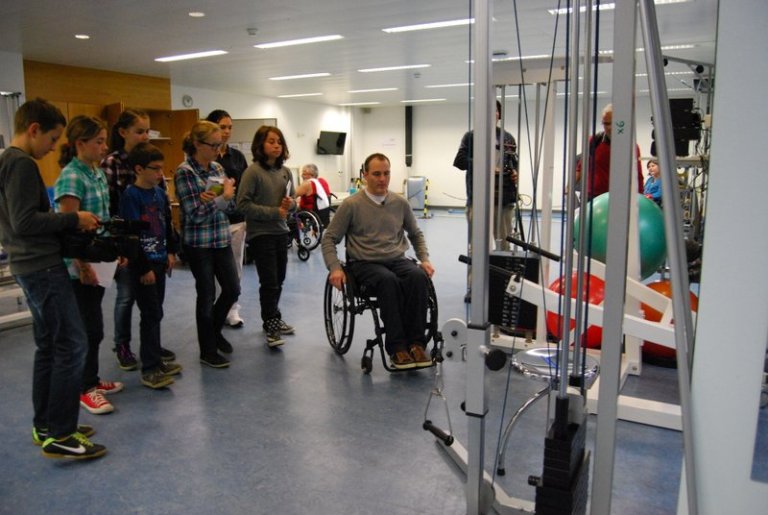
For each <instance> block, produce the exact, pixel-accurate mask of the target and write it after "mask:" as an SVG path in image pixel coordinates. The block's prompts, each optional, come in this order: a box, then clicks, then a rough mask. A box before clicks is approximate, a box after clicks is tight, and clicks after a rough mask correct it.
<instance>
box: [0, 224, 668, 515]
mask: <svg viewBox="0 0 768 515" xmlns="http://www.w3.org/2000/svg"><path fill="white" fill-rule="evenodd" d="M420 224H421V226H422V228H423V230H424V231H425V234H426V235H427V239H428V243H429V245H430V248H431V250H432V261H433V263H434V265H435V267H436V268H437V274H436V275H435V278H434V280H435V285H436V290H437V294H438V299H439V302H440V313H439V319H440V322H441V324H442V323H443V322H444V321H445V320H447V319H449V318H452V317H463V316H464V309H465V308H464V304H463V296H464V288H465V281H466V280H465V269H464V265H462V264H461V263H459V262H458V261H457V259H456V257H457V255H458V254H459V253H462V252H463V251H464V246H465V245H464V242H465V241H466V220H465V218H464V216H463V214H448V213H440V212H438V213H437V214H436V215H435V217H434V218H432V219H429V220H421V221H420ZM325 274H326V272H325V268H324V266H323V263H322V257H321V256H320V252H319V249H318V250H317V251H313V252H312V254H311V256H310V259H309V261H307V262H301V261H299V260H298V259H297V257H296V252H295V250H293V251H291V252H290V254H289V269H288V279H287V281H286V284H285V289H284V292H283V297H282V301H281V306H282V309H283V315H284V318H285V319H286V320H287V321H288V322H289V323H291V324H294V325H295V326H296V327H297V334H296V335H295V336H293V337H288V343H287V344H286V345H285V346H284V347H283V348H282V349H280V350H270V349H268V348H267V347H266V346H265V344H264V343H263V334H262V331H261V328H260V326H261V324H260V322H259V321H258V284H257V279H256V273H255V270H254V269H253V268H252V267H248V268H247V270H246V272H245V277H244V279H243V288H242V289H243V295H242V296H241V300H240V303H241V304H242V306H243V311H242V314H243V316H244V318H245V320H246V325H245V327H244V328H242V329H239V330H234V329H228V330H227V331H226V336H227V337H228V338H229V340H230V341H231V342H232V344H233V345H234V347H235V351H234V353H233V355H232V366H231V367H230V368H229V369H223V370H214V369H210V368H203V367H201V366H200V364H199V363H198V361H197V357H198V352H197V344H196V341H195V323H194V297H195V295H194V287H193V281H192V277H191V274H190V273H189V271H188V270H186V269H183V268H182V269H179V270H177V271H175V272H174V274H173V278H172V279H171V280H170V281H169V284H168V296H167V301H166V305H165V308H166V314H165V320H164V323H163V337H164V345H165V346H166V347H168V348H170V349H172V350H174V351H175V352H176V353H177V354H178V356H179V362H180V363H181V364H182V365H183V366H184V367H185V368H184V372H183V374H182V375H181V377H180V378H179V379H177V381H176V383H175V384H174V385H173V386H172V387H171V388H169V389H168V390H166V391H152V390H149V389H147V388H145V387H142V386H141V385H140V384H139V374H138V373H137V372H124V371H122V370H120V369H119V368H118V367H117V364H116V361H115V359H114V355H113V353H112V352H111V351H110V348H111V335H112V321H111V316H110V315H109V313H111V309H112V306H113V299H114V293H113V292H109V293H108V294H107V296H106V298H105V301H104V311H105V314H106V315H107V316H106V317H105V319H106V323H107V328H106V334H107V338H106V339H105V341H104V343H103V344H102V352H101V374H102V377H103V378H105V379H107V380H119V381H123V382H125V383H126V389H125V390H124V391H123V392H121V393H118V394H115V395H113V396H112V400H113V401H114V404H115V407H116V411H115V412H114V413H112V414H109V415H103V416H95V415H91V414H89V413H87V412H84V411H83V412H82V415H81V422H85V423H89V424H93V425H94V426H95V427H96V429H97V434H96V436H94V438H93V440H94V441H96V442H98V443H102V444H104V445H106V446H107V447H108V449H109V452H108V454H107V455H106V457H104V458H103V459H100V460H95V461H93V462H88V463H64V462H61V461H57V460H48V459H45V458H43V457H42V456H40V450H39V448H38V447H35V446H34V445H32V441H31V438H30V428H31V418H32V406H31V401H30V399H31V393H30V389H31V378H30V376H31V370H32V357H33V352H34V343H33V341H32V330H31V327H21V328H16V329H11V330H7V331H0V348H1V349H2V355H3V358H2V359H3V368H4V370H3V374H2V375H1V376H0V392H2V395H0V413H2V415H0V441H2V445H1V446H0V463H1V465H0V513H2V514H14V515H18V514H42V513H72V514H74V513H77V514H99V515H108V514H125V513H136V514H176V513H185V514H210V513H217V514H219V515H224V514H254V513H257V514H285V515H293V514H318V515H325V514H328V515H331V514H333V515H336V514H369V513H370V514H377V515H379V514H392V515H400V514H402V515H406V514H413V515H415V514H435V515H448V514H461V513H466V510H467V508H466V501H465V496H464V490H463V481H464V479H463V475H462V473H461V472H460V471H459V469H458V468H457V467H456V466H455V465H454V464H453V463H452V462H451V460H450V459H449V458H448V457H447V456H446V454H445V453H444V452H443V451H442V450H441V449H440V448H439V446H438V445H437V444H436V443H435V441H434V438H433V437H431V435H429V434H428V433H426V432H424V431H423V430H422V429H421V424H422V421H423V419H424V410H425V407H426V402H427V399H428V395H429V392H430V390H431V388H432V386H433V380H434V377H433V371H432V370H426V371H413V372H406V373H401V374H389V373H387V372H386V371H385V370H384V369H383V367H382V366H381V363H380V362H379V361H375V362H374V369H373V372H372V374H371V375H364V374H363V373H361V371H360V357H361V355H362V347H363V343H364V338H366V337H368V336H370V334H371V324H370V322H369V321H368V319H369V318H370V316H369V315H367V314H366V315H365V317H358V318H359V323H358V325H357V327H356V330H355V334H356V338H355V342H354V344H353V346H352V349H351V350H350V351H349V353H348V354H347V355H346V356H344V357H340V356H337V355H335V354H334V353H333V352H332V350H331V348H330V347H329V346H328V343H327V341H326V337H325V334H324V330H323V315H322V291H323V283H324V281H325ZM137 324H138V317H137V316H136V317H135V320H134V325H135V326H136V328H135V329H134V334H135V335H138V328H137ZM135 346H136V347H137V344H135ZM377 359H378V358H377ZM444 378H445V395H446V397H447V398H448V405H449V409H450V415H451V419H452V424H453V429H454V433H455V434H456V437H457V438H458V439H459V440H460V441H462V442H463V443H465V444H466V437H467V423H466V417H465V416H464V415H463V413H462V412H461V410H460V408H459V405H460V403H461V402H462V401H463V400H464V388H465V376H464V366H463V364H462V363H461V362H458V361H447V362H446V363H445V365H444ZM486 384H487V388H488V408H489V414H488V417H487V419H488V420H487V424H486V428H487V435H486V446H487V452H486V469H487V470H488V472H489V473H491V474H493V466H492V463H493V460H494V455H495V453H496V445H497V441H498V439H499V427H500V420H501V416H502V410H503V409H504V407H503V405H502V403H503V400H504V398H505V397H506V398H507V406H506V408H505V410H504V413H505V416H506V417H507V418H508V417H509V416H510V414H511V413H512V412H514V410H515V409H517V407H518V406H519V405H520V404H521V403H522V402H523V401H524V400H525V399H527V398H528V397H529V396H530V395H531V394H532V393H533V392H535V391H536V390H538V389H539V388H541V386H542V384H541V383H535V382H533V381H530V380H527V379H524V378H522V377H521V376H520V375H518V374H516V373H508V372H507V369H505V370H503V371H500V372H496V373H491V372H488V373H487V374H486ZM675 385H676V377H675V373H674V370H670V369H663V368H656V367H650V366H646V367H645V368H644V373H643V376H641V377H640V378H633V379H632V380H631V382H630V383H629V384H628V385H627V388H628V389H631V391H632V394H633V395H640V396H643V395H647V396H648V397H649V398H658V397H659V396H661V397H662V398H672V399H674V397H675V396H676V394H675V391H676V390H675V388H676V386H675ZM434 404H435V402H434V401H433V405H434ZM433 409H434V411H433V410H432V409H431V410H430V418H434V419H435V420H436V421H437V422H438V423H441V421H442V419H443V414H442V411H441V410H442V407H441V406H439V405H436V406H434V407H433ZM545 414H546V406H545V403H543V402H542V403H541V405H540V406H536V407H535V408H534V409H532V410H531V411H530V412H529V413H528V414H526V416H525V417H523V420H522V422H521V424H520V425H519V426H518V427H517V428H516V430H515V433H514V435H513V438H512V441H511V443H510V446H509V449H508V451H507V463H506V470H507V474H506V475H505V476H504V477H497V478H496V479H497V486H498V487H499V488H503V489H504V490H505V491H506V492H507V493H508V494H510V495H514V496H518V497H521V498H525V499H529V500H532V499H533V497H534V493H535V492H534V489H533V487H530V486H528V485H527V478H528V476H529V475H538V474H541V471H542V459H543V458H542V456H543V451H542V449H543V443H544V433H545V430H546V423H545ZM443 422H444V421H443ZM443 425H444V424H443ZM594 436H595V435H594V417H590V419H589V420H588V436H587V439H588V447H589V448H592V446H593V442H594ZM681 462H682V438H681V435H680V433H677V432H674V431H668V430H664V429H658V428H654V427H649V426H644V425H639V424H632V423H628V422H619V424H618V434H617V454H616V469H615V481H614V488H613V492H614V495H613V512H614V513H617V514H622V515H633V514H643V515H649V514H665V513H674V512H675V509H676V505H677V494H678V485H679V476H680V468H681Z"/></svg>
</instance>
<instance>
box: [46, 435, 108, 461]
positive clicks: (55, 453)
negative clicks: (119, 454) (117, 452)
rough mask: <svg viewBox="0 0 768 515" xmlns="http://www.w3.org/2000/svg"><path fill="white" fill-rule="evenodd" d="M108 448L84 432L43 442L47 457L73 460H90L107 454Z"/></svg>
mask: <svg viewBox="0 0 768 515" xmlns="http://www.w3.org/2000/svg"><path fill="white" fill-rule="evenodd" d="M106 452H107V448H106V447H104V446H103V445H99V444H97V443H92V442H91V441H90V440H88V437H87V436H85V435H83V434H82V433H72V434H71V435H69V436H68V437H66V438H62V439H60V440H57V439H56V438H48V439H47V440H45V442H43V456H45V457H46V458H67V459H71V460H88V459H91V458H98V457H99V456H104V454H106Z"/></svg>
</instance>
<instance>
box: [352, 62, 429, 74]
mask: <svg viewBox="0 0 768 515" xmlns="http://www.w3.org/2000/svg"><path fill="white" fill-rule="evenodd" d="M430 66H432V65H431V64H408V65H405V66H385V67H383V68H363V69H362V70H357V71H359V72H361V73H370V72H391V71H394V70H413V69H415V68H429V67H430Z"/></svg>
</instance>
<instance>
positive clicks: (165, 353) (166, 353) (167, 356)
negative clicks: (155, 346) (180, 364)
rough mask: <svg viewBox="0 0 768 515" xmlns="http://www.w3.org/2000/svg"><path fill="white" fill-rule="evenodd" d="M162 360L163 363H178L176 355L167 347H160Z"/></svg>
mask: <svg viewBox="0 0 768 515" xmlns="http://www.w3.org/2000/svg"><path fill="white" fill-rule="evenodd" d="M160 359H161V360H163V361H176V353H175V352H173V351H172V350H168V349H166V348H165V347H160Z"/></svg>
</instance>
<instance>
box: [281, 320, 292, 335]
mask: <svg viewBox="0 0 768 515" xmlns="http://www.w3.org/2000/svg"><path fill="white" fill-rule="evenodd" d="M279 324H280V333H282V334H294V333H295V332H296V328H295V327H293V326H292V325H288V324H286V323H285V320H283V319H282V318H281V319H280V320H279Z"/></svg>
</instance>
